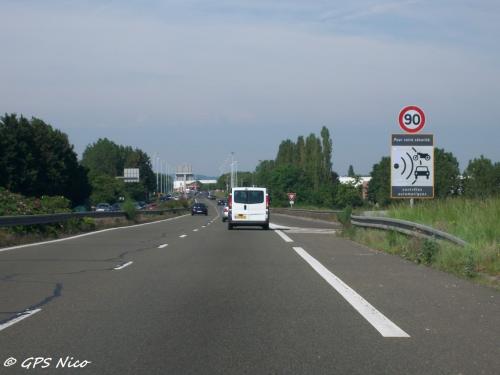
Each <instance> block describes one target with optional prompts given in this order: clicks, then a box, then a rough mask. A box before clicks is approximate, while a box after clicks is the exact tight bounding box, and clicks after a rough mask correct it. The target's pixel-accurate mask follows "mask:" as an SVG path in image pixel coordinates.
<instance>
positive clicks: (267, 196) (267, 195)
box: [266, 194, 269, 208]
mask: <svg viewBox="0 0 500 375" xmlns="http://www.w3.org/2000/svg"><path fill="white" fill-rule="evenodd" d="M266 208H269V194H266Z"/></svg>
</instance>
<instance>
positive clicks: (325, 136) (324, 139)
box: [321, 126, 333, 181]
mask: <svg viewBox="0 0 500 375" xmlns="http://www.w3.org/2000/svg"><path fill="white" fill-rule="evenodd" d="M321 145H322V152H323V166H322V167H323V168H322V169H323V171H322V172H323V173H322V176H321V177H322V179H323V181H326V180H328V179H329V177H330V174H331V172H332V152H333V146H332V140H331V138H330V131H329V130H328V128H327V127H325V126H323V127H322V128H321Z"/></svg>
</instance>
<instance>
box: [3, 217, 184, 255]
mask: <svg viewBox="0 0 500 375" xmlns="http://www.w3.org/2000/svg"><path fill="white" fill-rule="evenodd" d="M186 216H189V214H186V215H181V216H176V217H171V218H169V219H165V220H159V221H152V222H149V223H142V224H134V225H127V226H124V227H116V228H107V229H101V230H98V231H95V232H88V233H82V234H78V235H76V236H72V237H65V238H59V239H57V240H50V241H43V242H35V243H29V244H26V245H17V246H12V247H4V248H3V249H0V253H1V252H3V251H9V250H16V249H22V248H25V247H32V246H39V245H46V244H51V243H56V242H62V241H68V240H74V239H76V238H81V237H86V236H93V235H94V234H98V233H103V232H110V231H112V230H119V229H129V228H136V227H142V226H144V225H152V224H159V223H164V222H165V221H170V220H177V219H180V218H182V217H186Z"/></svg>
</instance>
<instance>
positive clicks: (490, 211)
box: [344, 198, 500, 287]
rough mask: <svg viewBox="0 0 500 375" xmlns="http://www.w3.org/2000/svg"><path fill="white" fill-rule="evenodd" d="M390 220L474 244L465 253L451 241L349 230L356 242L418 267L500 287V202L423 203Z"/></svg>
mask: <svg viewBox="0 0 500 375" xmlns="http://www.w3.org/2000/svg"><path fill="white" fill-rule="evenodd" d="M389 217H393V218H397V219H403V220H409V221H413V222H417V223H422V224H426V225H430V226H432V227H434V228H436V229H440V230H443V231H445V232H448V233H451V234H454V235H455V236H457V237H460V238H462V239H463V240H465V241H467V242H468V243H469V245H468V246H466V247H460V246H458V245H454V244H451V243H448V242H445V241H438V242H435V241H431V240H423V239H419V238H414V237H409V236H406V235H403V234H400V233H397V232H393V231H382V230H372V229H361V228H353V227H352V228H347V229H346V230H345V231H344V235H345V236H347V237H349V238H351V239H352V240H354V241H357V242H360V243H363V244H365V245H367V246H370V247H372V248H375V249H378V250H382V251H385V252H388V253H391V254H398V255H400V256H402V257H404V258H406V259H408V260H411V261H414V262H416V263H424V264H428V265H430V266H432V267H434V268H437V269H440V270H442V271H446V272H450V273H453V274H455V275H458V276H461V277H467V278H473V279H475V280H477V281H479V282H481V283H485V284H488V285H492V286H495V287H500V198H489V199H484V200H473V199H465V198H455V199H446V200H433V201H423V202H417V203H416V204H415V206H414V207H413V208H411V207H410V206H409V205H408V203H407V202H405V204H397V205H393V206H391V207H390V208H389Z"/></svg>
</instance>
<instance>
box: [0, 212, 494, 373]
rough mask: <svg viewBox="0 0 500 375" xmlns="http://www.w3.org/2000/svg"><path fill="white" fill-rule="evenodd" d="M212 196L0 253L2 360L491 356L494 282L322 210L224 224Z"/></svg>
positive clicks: (363, 365)
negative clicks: (420, 261) (306, 216)
mask: <svg viewBox="0 0 500 375" xmlns="http://www.w3.org/2000/svg"><path fill="white" fill-rule="evenodd" d="M209 204H210V211H209V216H208V217H205V216H195V217H191V216H183V217H179V218H175V219H171V220H169V221H164V222H156V223H151V224H147V225H141V226H135V227H129V228H121V229H116V230H108V231H105V232H101V233H97V234H93V235H88V236H83V237H78V238H74V239H69V240H65V241H61V242H56V243H49V244H44V245H40V246H31V247H25V248H18V249H14V250H9V251H3V252H0V296H1V298H0V321H1V323H0V367H2V373H5V374H11V373H12V374H17V373H25V370H24V369H23V368H21V363H22V362H23V361H24V360H25V359H27V358H30V357H44V358H47V357H50V358H52V361H51V362H50V361H49V362H50V367H48V368H47V369H45V370H42V369H40V367H41V366H42V365H41V364H39V365H37V368H38V369H39V371H33V373H53V372H55V370H53V369H54V368H55V366H56V363H57V360H58V359H59V358H61V357H62V358H65V357H66V356H69V357H73V361H76V360H77V359H78V360H80V361H84V360H87V361H91V363H90V364H87V365H86V366H85V368H84V369H78V370H75V371H78V372H79V373H88V374H96V373H99V374H140V373H148V374H166V373H183V374H189V373H193V374H194V373H197V374H199V373H204V374H206V373H231V374H232V373H255V374H260V373H303V374H318V373H325V374H332V373H339V374H367V373H370V374H442V373H446V374H459V373H462V374H493V373H495V372H497V370H498V368H500V346H499V341H498V338H499V337H500V328H499V327H500V313H499V312H500V301H499V297H500V294H499V293H498V292H497V291H495V290H493V289H489V288H486V287H481V286H477V285H473V284H471V283H469V282H467V281H465V280H460V279H457V278H455V277H453V276H451V275H447V274H444V273H441V272H438V271H435V270H433V269H429V268H426V267H422V266H417V265H415V264H413V263H410V262H407V261H405V260H403V259H401V258H399V257H397V256H391V255H388V254H384V253H380V252H376V251H373V250H370V249H368V248H366V247H364V246H361V245H357V244H355V243H353V242H351V241H348V240H345V239H341V238H337V237H335V235H334V234H332V230H333V229H335V228H334V227H331V228H329V227H328V225H326V224H324V223H321V224H316V223H315V222H312V221H301V220H300V219H296V218H293V219H290V218H287V217H285V216H280V215H275V216H273V219H272V221H273V223H274V224H275V225H274V227H275V228H276V229H275V230H271V231H263V230H260V229H257V230H253V229H250V228H246V229H239V230H238V229H236V230H234V231H228V230H227V229H226V225H224V224H222V223H221V221H220V218H219V217H218V215H216V207H215V206H213V204H212V202H209ZM329 229H332V230H329ZM26 310H27V311H26ZM21 312H24V314H21V315H17V313H21ZM30 314H31V315H30ZM10 357H13V358H15V359H16V360H17V361H18V362H17V363H16V364H14V365H13V366H12V367H8V368H3V366H4V361H5V360H7V359H8V358H10ZM33 361H34V360H31V362H30V361H27V362H25V365H27V364H28V363H31V365H32V362H33ZM68 373H70V372H68Z"/></svg>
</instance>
